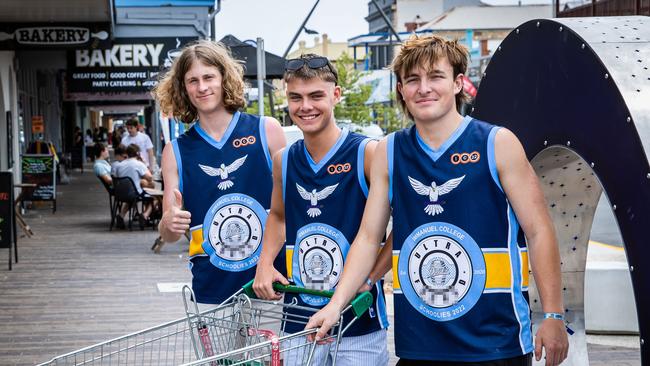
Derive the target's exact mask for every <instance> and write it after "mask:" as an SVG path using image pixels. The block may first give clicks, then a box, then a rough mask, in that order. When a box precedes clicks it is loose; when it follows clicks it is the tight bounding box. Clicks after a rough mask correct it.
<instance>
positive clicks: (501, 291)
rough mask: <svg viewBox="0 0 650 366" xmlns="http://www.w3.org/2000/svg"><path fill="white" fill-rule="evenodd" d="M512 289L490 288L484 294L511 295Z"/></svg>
mask: <svg viewBox="0 0 650 366" xmlns="http://www.w3.org/2000/svg"><path fill="white" fill-rule="evenodd" d="M511 292H512V289H509V288H490V289H485V290H483V293H484V294H509V293H511Z"/></svg>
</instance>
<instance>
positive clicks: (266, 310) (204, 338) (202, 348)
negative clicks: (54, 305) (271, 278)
mask: <svg viewBox="0 0 650 366" xmlns="http://www.w3.org/2000/svg"><path fill="white" fill-rule="evenodd" d="M252 285H253V281H250V282H249V283H248V284H246V285H245V286H244V287H243V288H242V289H241V290H239V291H238V292H237V293H235V294H233V295H232V296H231V297H230V298H228V299H227V300H226V301H224V302H223V303H222V304H220V305H218V306H216V307H214V308H211V309H208V310H205V311H199V310H198V305H197V304H196V303H194V302H193V301H192V300H191V299H193V298H194V297H193V294H192V292H191V289H190V288H189V287H185V288H183V301H184V304H185V310H186V317H185V318H181V319H177V320H174V321H171V322H168V323H165V324H161V325H158V326H155V327H152V328H148V329H144V330H141V331H138V332H135V333H131V334H128V335H125V336H122V337H118V338H115V339H111V340H109V341H105V342H102V343H98V344H95V345H92V346H89V347H86V348H82V349H79V350H77V351H74V352H70V353H67V354H64V355H61V356H58V357H55V358H53V359H52V360H50V361H48V362H45V363H42V364H40V365H39V366H45V365H48V366H49V365H75V366H81V365H91V366H96V365H102V366H103V365H108V366H111V365H138V366H140V365H142V366H153V365H188V366H189V365H210V366H217V365H219V366H221V365H232V366H236V365H241V366H258V365H271V366H278V365H280V359H281V358H282V359H284V365H285V366H291V365H318V364H319V362H320V360H321V359H322V355H323V354H324V353H325V352H333V355H334V359H335V358H336V352H337V351H338V344H339V340H340V338H341V336H342V335H343V334H344V333H345V331H346V330H347V329H348V328H349V327H350V325H352V324H353V323H354V321H356V319H358V318H359V317H360V316H361V315H363V313H365V311H367V310H368V308H369V307H370V306H371V304H372V302H373V297H372V295H371V294H370V293H369V292H364V293H362V294H359V295H358V296H357V297H356V298H355V300H354V301H353V302H352V303H351V304H350V305H349V306H348V307H346V309H345V310H344V312H343V314H346V313H348V312H351V314H353V315H354V316H353V317H352V316H351V317H350V318H351V319H350V320H349V321H347V322H345V321H344V317H343V315H342V316H341V318H340V320H339V322H338V323H337V324H336V325H335V326H334V327H333V328H332V329H333V330H332V331H331V332H330V335H329V336H328V337H326V338H325V339H323V340H322V341H320V342H316V341H312V342H309V341H308V340H307V338H306V336H307V335H310V334H315V332H316V329H309V330H302V331H299V332H297V333H293V334H288V333H287V328H288V327H291V326H293V327H294V328H295V327H297V326H301V328H304V326H305V325H306V324H307V322H308V320H309V317H310V316H311V314H313V313H314V312H315V311H316V310H315V309H313V308H309V307H303V306H299V305H297V304H296V302H295V301H294V302H293V303H290V304H285V303H283V302H276V301H265V300H260V299H257V298H256V296H255V293H254V292H253V288H252ZM274 288H275V289H276V290H277V291H280V292H287V293H296V294H307V295H315V296H324V297H331V296H332V294H333V293H332V292H331V291H315V290H310V289H305V288H300V287H296V286H283V285H281V284H274ZM346 318H347V317H346ZM269 328H273V329H269Z"/></svg>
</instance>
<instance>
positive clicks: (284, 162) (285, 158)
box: [282, 145, 291, 205]
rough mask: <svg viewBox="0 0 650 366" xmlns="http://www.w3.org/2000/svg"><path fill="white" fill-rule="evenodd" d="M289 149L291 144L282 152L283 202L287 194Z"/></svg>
mask: <svg viewBox="0 0 650 366" xmlns="http://www.w3.org/2000/svg"><path fill="white" fill-rule="evenodd" d="M289 149H291V145H289V146H287V147H286V148H285V149H284V151H283V152H282V203H285V205H286V201H285V199H284V198H285V196H286V192H287V161H288V160H289Z"/></svg>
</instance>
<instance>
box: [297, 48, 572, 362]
mask: <svg viewBox="0 0 650 366" xmlns="http://www.w3.org/2000/svg"><path fill="white" fill-rule="evenodd" d="M467 61H468V52H467V50H466V49H465V48H464V47H463V46H461V45H459V44H458V42H456V41H448V40H445V39H444V38H441V37H437V36H429V37H418V36H413V37H412V38H411V39H409V40H408V41H406V42H405V43H404V45H403V46H402V48H401V50H400V52H399V54H398V55H397V56H396V57H395V60H394V62H393V64H392V68H393V71H394V72H395V75H396V77H397V85H396V89H397V90H396V91H397V99H398V102H399V104H400V106H401V107H402V109H403V111H404V112H405V114H406V116H408V118H409V119H411V120H413V121H414V122H415V124H414V126H412V127H409V128H406V129H404V130H401V131H397V132H395V133H393V134H390V135H389V136H387V137H386V138H385V139H384V140H382V141H381V142H379V144H378V146H377V151H376V154H375V156H376V157H375V159H374V160H373V166H372V173H371V178H370V182H371V185H370V195H369V197H368V203H367V205H366V209H365V211H364V216H363V221H362V223H361V229H360V230H359V234H358V235H357V237H356V238H355V240H354V243H353V245H352V246H351V249H350V252H349V254H348V260H347V262H346V265H345V270H344V272H343V278H342V279H341V281H340V283H339V286H338V288H337V290H336V293H335V295H334V297H333V298H332V300H331V301H330V303H329V304H328V305H327V307H325V308H324V309H323V310H321V312H319V313H318V314H316V315H314V316H313V317H312V319H311V321H310V323H309V324H308V325H307V327H316V326H322V327H321V329H320V330H319V332H318V334H317V338H319V337H323V336H324V334H325V332H327V331H328V329H329V328H330V327H331V325H332V324H333V323H334V322H335V321H336V320H337V319H338V316H339V314H340V311H341V309H342V308H343V306H345V304H347V303H348V302H349V301H350V299H351V298H352V296H353V295H354V293H356V289H357V288H358V287H359V286H360V285H361V284H362V283H363V280H364V278H365V277H366V276H367V274H368V273H369V272H370V270H371V268H372V265H373V263H374V260H373V259H374V258H375V257H376V255H377V244H378V243H379V242H380V240H381V235H382V234H383V230H382V228H383V227H385V226H386V223H387V222H388V218H389V216H390V215H391V213H392V216H393V235H394V241H393V255H394V259H393V263H394V268H393V273H394V275H395V279H394V287H395V293H394V304H395V349H396V353H397V356H398V357H400V361H399V362H398V365H465V366H467V365H483V366H487V365H490V366H514V365H530V364H531V362H532V357H531V356H532V353H533V352H534V354H535V356H536V358H537V359H538V360H539V359H540V357H541V355H542V349H544V350H545V354H546V365H547V366H555V365H558V364H560V363H561V362H562V361H563V360H564V359H565V358H566V356H567V352H568V340H567V333H566V331H565V327H564V323H563V320H562V318H563V306H562V297H561V291H560V289H561V278H560V258H559V251H558V246H557V240H556V238H555V233H554V229H553V225H552V223H551V220H550V217H549V214H548V212H547V210H546V203H545V201H544V196H543V194H542V191H541V189H540V187H539V182H538V180H537V177H536V175H535V173H534V171H533V169H532V168H531V166H530V164H529V163H528V160H527V158H526V155H525V153H524V150H523V148H522V146H521V143H520V142H519V140H518V139H517V138H516V137H515V135H514V134H513V133H512V132H510V131H508V130H506V129H505V128H500V127H497V126H494V125H491V124H488V123H486V122H483V121H479V120H476V119H474V118H471V117H470V116H465V117H463V116H462V115H461V114H460V113H459V112H458V110H459V107H460V104H461V103H462V100H463V96H462V93H463V82H462V77H463V73H464V72H465V71H466V69H467ZM520 225H521V228H522V229H523V231H524V233H525V235H526V240H523V238H522V237H520V236H519V235H518V233H519V228H520ZM529 252H530V259H531V264H532V270H533V275H534V276H535V280H536V284H537V288H538V291H539V294H540V297H541V301H542V307H543V309H544V312H545V319H544V320H543V322H542V323H541V324H540V326H539V330H538V331H537V334H536V336H535V340H534V342H533V334H532V329H531V321H530V309H529V306H528V291H527V290H528V287H527V286H528V256H529Z"/></svg>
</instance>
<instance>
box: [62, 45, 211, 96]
mask: <svg viewBox="0 0 650 366" xmlns="http://www.w3.org/2000/svg"><path fill="white" fill-rule="evenodd" d="M197 39H198V38H196V37H161V38H116V39H115V40H114V42H113V45H112V46H111V47H109V48H101V49H83V48H80V49H76V50H69V51H68V56H67V57H68V69H67V70H66V93H68V94H70V93H94V92H146V91H149V90H151V88H152V87H153V86H155V85H156V83H157V80H158V74H159V73H160V72H161V71H162V70H164V69H165V68H168V67H170V66H171V65H172V63H173V62H174V59H175V58H176V57H178V56H179V55H180V53H181V51H182V48H183V46H185V45H186V44H188V43H190V42H192V41H195V40H197Z"/></svg>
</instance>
